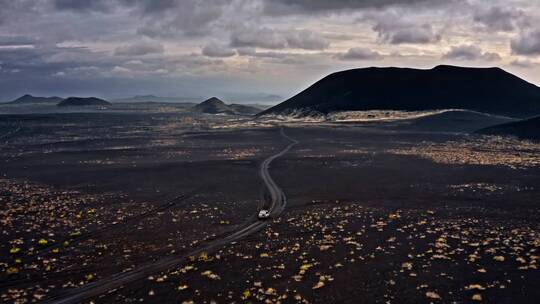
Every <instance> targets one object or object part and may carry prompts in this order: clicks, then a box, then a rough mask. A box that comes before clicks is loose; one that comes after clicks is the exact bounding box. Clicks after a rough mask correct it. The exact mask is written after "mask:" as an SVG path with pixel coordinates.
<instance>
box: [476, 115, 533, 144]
mask: <svg viewBox="0 0 540 304" xmlns="http://www.w3.org/2000/svg"><path fill="white" fill-rule="evenodd" d="M478 133H481V134H492V135H510V136H515V137H518V138H522V139H530V140H535V141H540V117H536V118H531V119H527V120H522V121H517V122H511V123H506V124H502V125H497V126H493V127H488V128H485V129H482V130H480V131H478Z"/></svg>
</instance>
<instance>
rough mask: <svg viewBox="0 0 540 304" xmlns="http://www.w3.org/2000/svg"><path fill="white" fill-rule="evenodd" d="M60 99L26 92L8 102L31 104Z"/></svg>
mask: <svg viewBox="0 0 540 304" xmlns="http://www.w3.org/2000/svg"><path fill="white" fill-rule="evenodd" d="M60 101H62V98H60V97H56V96H54V97H38V96H32V95H29V94H26V95H24V96H21V97H19V98H17V99H15V100H13V101H11V102H9V103H10V104H32V103H48V104H57V103H59V102H60Z"/></svg>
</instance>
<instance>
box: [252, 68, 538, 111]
mask: <svg viewBox="0 0 540 304" xmlns="http://www.w3.org/2000/svg"><path fill="white" fill-rule="evenodd" d="M439 109H466V110H473V111H479V112H486V113H491V114H501V115H510V116H517V117H526V116H530V115H535V114H540V88H539V87H537V86H535V85H533V84H531V83H529V82H526V81H525V80H523V79H520V78H518V77H516V76H514V75H512V74H510V73H508V72H506V71H504V70H502V69H500V68H467V67H456V66H445V65H441V66H437V67H435V68H433V69H430V70H420V69H410V68H375V67H371V68H364V69H354V70H348V71H342V72H337V73H334V74H331V75H329V76H326V77H325V78H323V79H321V80H319V81H318V82H316V83H315V84H313V85H312V86H310V87H309V88H307V89H306V90H304V91H303V92H301V93H299V94H298V95H296V96H294V97H292V98H290V99H288V100H286V101H284V102H282V103H280V104H278V105H276V106H274V107H272V108H270V109H268V110H266V111H263V112H262V113H260V114H259V115H265V114H293V113H294V114H299V115H310V114H312V113H313V114H328V113H330V112H336V111H363V110H403V111H424V110H439Z"/></svg>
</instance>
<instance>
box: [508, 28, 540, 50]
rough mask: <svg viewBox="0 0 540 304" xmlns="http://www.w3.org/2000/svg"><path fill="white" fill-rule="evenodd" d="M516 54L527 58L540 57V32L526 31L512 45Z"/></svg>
mask: <svg viewBox="0 0 540 304" xmlns="http://www.w3.org/2000/svg"><path fill="white" fill-rule="evenodd" d="M510 46H511V48H512V52H513V53H514V54H519V55H526V56H539V55H540V30H526V31H523V32H521V33H520V34H519V36H518V37H517V38H515V39H513V40H512V41H511V43H510Z"/></svg>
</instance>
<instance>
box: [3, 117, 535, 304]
mask: <svg viewBox="0 0 540 304" xmlns="http://www.w3.org/2000/svg"><path fill="white" fill-rule="evenodd" d="M433 130H434V128H431V127H429V126H426V127H423V129H422V128H414V129H411V128H410V127H408V126H407V125H406V124H400V123H395V124H393V123H388V122H385V123H377V122H370V123H346V124H340V123H313V122H311V123H300V122H282V123H279V122H275V121H259V122H257V121H255V122H254V121H251V120H249V119H248V118H240V117H225V116H211V115H202V116H191V115H190V114H187V113H183V112H182V111H173V112H169V111H139V110H137V111H125V112H122V111H116V112H90V113H56V114H51V113H49V114H47V113H42V114H5V115H1V116H0V144H1V145H0V174H1V177H0V205H1V206H2V208H1V210H0V223H1V226H0V227H1V234H0V241H1V242H0V273H1V274H0V300H1V301H2V302H5V303H32V302H50V303H60V302H62V301H63V300H65V299H69V297H70V296H72V295H77V294H84V293H85V292H86V291H87V290H92V287H93V286H95V285H96V284H101V283H100V282H115V280H116V279H115V278H119V277H123V276H124V275H125V277H128V278H130V276H129V274H131V273H137V271H139V272H140V269H150V270H152V269H155V270H156V271H155V272H152V271H149V273H146V272H144V277H137V278H135V279H129V280H128V279H126V280H125V281H122V284H120V285H119V286H116V285H114V284H113V285H110V286H111V288H110V289H107V288H105V289H107V290H106V291H105V292H102V293H100V294H99V295H93V294H92V295H91V296H89V297H85V298H82V299H81V300H82V301H84V302H88V303H90V302H93V303H111V302H119V303H131V302H141V301H144V302H151V303H164V302H176V303H243V302H251V303H260V302H264V303H423V302H425V303H429V302H432V303H454V302H455V303H469V302H479V303H480V302H489V303H492V302H497V303H538V301H539V299H540V290H539V289H538V286H539V285H540V271H539V270H538V267H540V266H539V265H538V263H539V262H540V252H539V250H540V248H539V247H540V205H539V203H538V202H539V198H540V186H539V185H540V144H537V143H533V142H528V141H522V140H518V139H514V138H510V137H494V136H484V135H474V134H470V133H471V132H463V131H460V132H454V131H448V132H446V131H444V130H439V129H437V131H433ZM282 131H283V132H284V134H286V136H288V137H290V138H291V139H294V140H297V141H298V143H297V144H296V145H294V146H293V147H292V148H291V150H289V151H287V153H285V154H284V155H281V156H280V157H278V158H276V159H274V160H273V161H272V163H271V164H270V167H269V172H270V174H271V176H272V178H273V180H274V181H275V183H276V184H277V185H279V187H281V189H282V190H283V192H284V194H285V195H286V197H287V200H286V205H285V209H284V211H283V212H282V213H281V214H279V215H277V216H275V217H273V218H271V219H269V220H267V221H265V222H264V225H261V226H260V228H259V229H258V230H256V231H250V232H249V233H246V234H245V235H242V237H241V238H238V239H234V241H231V242H227V243H226V244H223V245H221V246H212V247H208V246H206V245H205V244H217V243H219V240H223V239H226V238H227V236H228V235H231V234H234V233H235V232H237V231H239V230H240V229H241V228H242V227H245V226H246V225H248V224H249V223H253V222H258V220H257V218H256V216H255V215H256V214H257V212H258V210H260V209H261V208H268V207H269V205H268V204H269V201H270V195H269V194H268V193H267V189H266V186H265V184H264V183H263V181H262V179H261V178H260V176H259V166H260V165H261V163H262V162H263V161H264V160H265V159H267V158H268V157H270V156H272V155H275V154H276V153H279V152H280V151H281V150H282V149H284V148H285V147H286V146H287V145H289V144H290V141H289V140H288V139H287V138H286V137H284V136H283V134H282V133H281V132H282ZM201 248H202V249H201ZM205 248H208V250H205ZM168 259H169V260H172V261H176V259H177V262H175V263H173V264H174V265H173V266H170V267H167V268H166V269H160V268H159V267H154V266H155V265H159V264H160V263H161V261H164V260H168ZM126 274H127V275H126ZM105 286H109V285H107V284H105Z"/></svg>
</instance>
